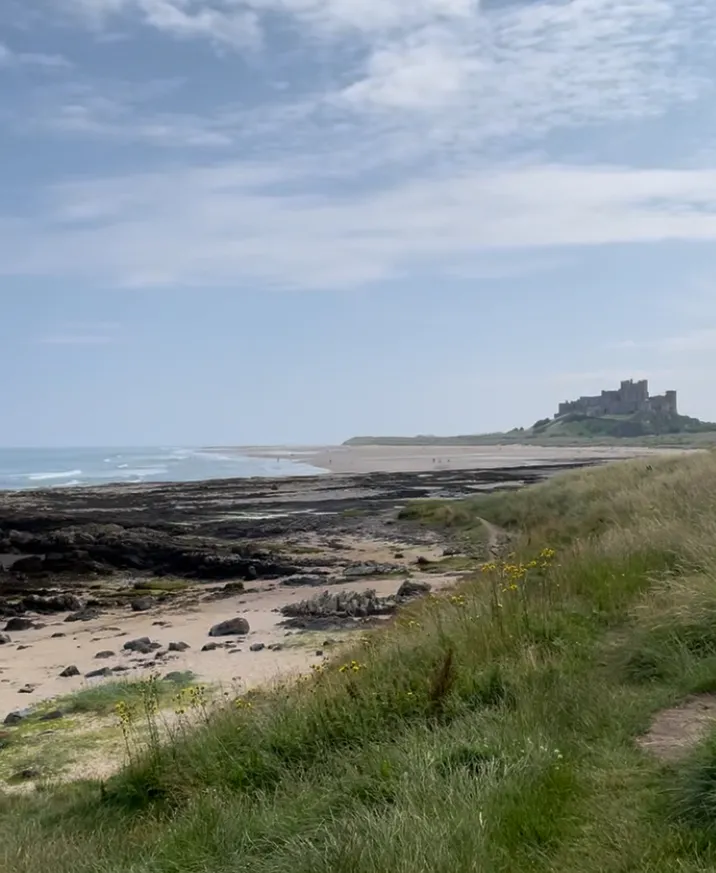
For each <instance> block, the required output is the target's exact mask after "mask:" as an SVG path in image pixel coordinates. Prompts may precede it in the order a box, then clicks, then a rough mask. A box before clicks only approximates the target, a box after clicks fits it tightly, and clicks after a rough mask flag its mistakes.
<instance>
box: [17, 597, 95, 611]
mask: <svg viewBox="0 0 716 873" xmlns="http://www.w3.org/2000/svg"><path fill="white" fill-rule="evenodd" d="M22 605H23V606H24V607H25V609H28V610H32V611H33V612H40V613H48V614H51V613H53V612H70V611H77V610H81V609H82V608H83V605H82V601H81V600H80V599H79V597H75V596H74V594H54V595H51V596H50V597H43V596H42V595H40V594H28V595H26V596H25V597H23V598H22Z"/></svg>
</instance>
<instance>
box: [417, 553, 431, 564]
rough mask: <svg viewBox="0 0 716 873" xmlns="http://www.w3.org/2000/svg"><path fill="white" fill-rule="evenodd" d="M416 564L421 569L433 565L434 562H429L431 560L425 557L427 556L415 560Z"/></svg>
mask: <svg viewBox="0 0 716 873" xmlns="http://www.w3.org/2000/svg"><path fill="white" fill-rule="evenodd" d="M415 563H416V564H417V565H418V566H419V567H428V566H429V565H430V564H432V561H429V560H428V559H427V558H426V557H425V555H418V557H417V558H416V559H415Z"/></svg>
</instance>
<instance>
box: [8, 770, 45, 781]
mask: <svg viewBox="0 0 716 873" xmlns="http://www.w3.org/2000/svg"><path fill="white" fill-rule="evenodd" d="M39 777H40V771H39V770H36V769H35V768H34V767H26V768H25V769H24V770H19V771H18V772H17V773H13V775H12V776H11V777H10V780H9V781H10V782H27V780H28V779H39Z"/></svg>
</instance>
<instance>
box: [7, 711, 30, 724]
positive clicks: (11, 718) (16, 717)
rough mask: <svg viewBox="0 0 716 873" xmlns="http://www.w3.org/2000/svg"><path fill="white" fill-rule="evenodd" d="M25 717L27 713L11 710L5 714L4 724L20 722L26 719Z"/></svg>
mask: <svg viewBox="0 0 716 873" xmlns="http://www.w3.org/2000/svg"><path fill="white" fill-rule="evenodd" d="M25 717H26V713H22V712H19V711H16V712H11V713H9V714H8V715H6V716H5V720H4V721H3V724H7V725H14V724H20V722H21V721H24V720H25Z"/></svg>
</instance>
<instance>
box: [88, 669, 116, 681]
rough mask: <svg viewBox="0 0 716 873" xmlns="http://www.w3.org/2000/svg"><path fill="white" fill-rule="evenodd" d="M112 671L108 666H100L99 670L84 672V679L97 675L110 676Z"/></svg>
mask: <svg viewBox="0 0 716 873" xmlns="http://www.w3.org/2000/svg"><path fill="white" fill-rule="evenodd" d="M111 675H112V671H111V670H110V669H109V667H100V668H99V670H90V671H89V673H85V679H94V678H96V677H98V676H111Z"/></svg>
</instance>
